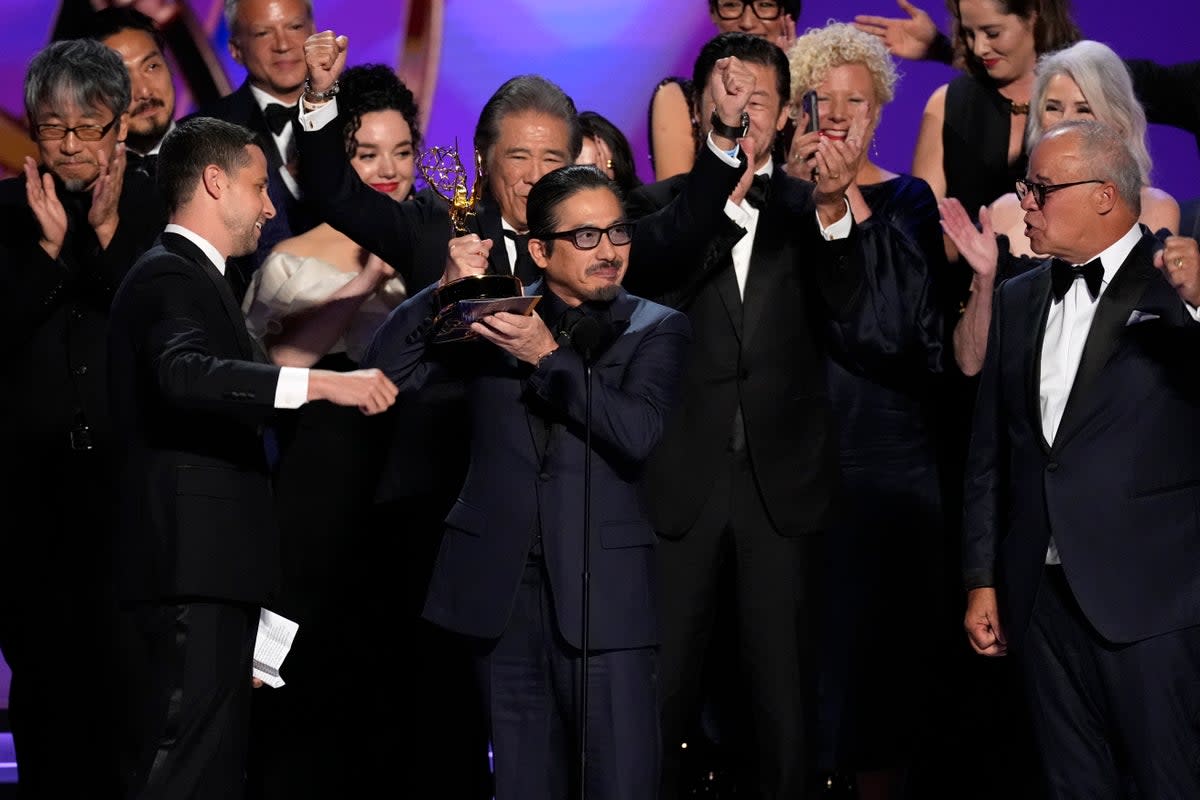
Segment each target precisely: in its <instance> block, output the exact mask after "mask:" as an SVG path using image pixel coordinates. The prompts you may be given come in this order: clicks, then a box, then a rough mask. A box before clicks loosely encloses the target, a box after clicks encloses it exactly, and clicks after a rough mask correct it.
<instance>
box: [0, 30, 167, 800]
mask: <svg viewBox="0 0 1200 800" xmlns="http://www.w3.org/2000/svg"><path fill="white" fill-rule="evenodd" d="M129 95H130V90H129V74H128V72H127V71H126V69H125V67H124V65H123V64H122V63H121V59H120V57H119V56H118V55H117V54H116V53H114V52H113V51H112V50H110V49H108V48H107V47H105V46H104V45H102V44H100V43H99V42H95V41H90V40H76V41H64V42H56V43H53V44H51V45H49V46H47V47H46V48H45V49H43V50H42V51H41V52H40V53H38V54H37V55H36V56H35V57H34V59H33V60H32V61H31V62H30V65H29V69H28V71H27V73H26V77H25V102H26V113H27V115H28V119H29V129H30V133H31V135H32V137H33V139H34V141H35V142H36V144H37V151H38V158H39V161H40V162H41V166H40V167H39V166H38V164H36V163H35V162H34V160H33V159H32V158H28V159H26V161H25V170H24V175H21V176H18V177H15V178H10V179H8V180H5V181H2V182H0V249H2V250H3V252H4V258H3V261H0V296H3V297H4V302H5V311H4V314H3V315H0V317H2V320H3V321H2V322H0V330H2V331H3V334H4V341H6V342H7V343H8V349H7V354H6V356H5V358H4V360H3V362H2V366H0V382H2V383H3V385H4V387H5V388H4V391H3V392H0V453H2V454H3V455H2V456H0V464H2V465H3V467H2V469H0V503H3V506H4V507H5V508H8V509H11V510H13V512H14V514H15V513H16V512H17V511H19V510H22V509H23V510H25V511H27V512H28V514H27V515H26V516H27V517H29V519H30V521H29V522H19V521H17V519H16V518H15V517H14V519H13V520H11V521H10V522H9V523H7V524H5V525H3V526H0V553H2V554H3V555H0V649H2V650H3V651H4V656H5V658H6V659H7V661H8V663H9V665H10V666H11V667H12V690H11V697H10V720H11V724H12V731H13V740H14V744H15V745H16V750H17V758H18V760H19V762H20V787H21V795H22V796H23V797H30V798H42V797H45V798H59V797H97V798H106V797H110V796H114V793H115V791H116V783H117V774H116V770H115V766H116V760H115V757H114V754H112V753H110V752H109V751H108V750H107V749H106V745H107V743H109V742H111V741H113V738H112V735H111V723H112V719H113V715H114V714H115V712H116V706H115V704H114V703H113V702H110V701H115V700H116V699H117V698H116V697H114V695H113V691H112V689H113V686H114V684H115V683H116V680H115V674H114V672H113V671H112V669H111V667H112V664H111V662H112V660H113V659H112V658H110V655H111V651H110V648H111V646H112V643H113V641H114V639H115V636H116V634H115V631H114V627H113V626H114V623H115V621H116V602H115V597H114V594H113V591H112V578H111V570H110V568H109V565H110V562H111V560H112V552H111V549H110V540H111V538H112V531H113V523H114V522H115V517H116V487H115V484H114V483H113V481H112V463H111V457H112V447H113V443H114V439H113V435H112V426H111V424H110V415H109V404H108V388H107V380H106V375H105V374H106V361H107V359H106V354H105V349H104V339H105V336H106V334H107V331H108V323H109V305H110V303H111V302H112V297H113V293H114V292H115V291H116V288H117V285H118V284H119V283H120V282H121V279H122V278H123V277H124V275H125V273H126V271H128V269H129V268H130V266H132V265H133V262H134V261H135V260H137V258H138V256H140V255H141V254H142V252H144V251H145V250H146V249H147V248H148V247H150V245H151V244H152V243H153V241H154V237H155V236H156V235H157V233H158V231H159V230H161V228H162V224H163V222H164V221H165V217H164V215H163V214H162V212H161V210H160V209H159V208H158V207H156V205H155V204H154V203H153V202H149V201H150V200H151V199H152V197H153V186H152V185H151V184H150V183H149V182H148V180H147V179H146V177H145V176H143V175H140V174H138V173H136V172H134V171H132V170H128V169H126V162H125V149H124V147H123V146H122V145H121V144H120V141H121V139H123V138H124V137H125V131H126V116H125V112H126V110H127V109H128V107H129ZM63 626H67V627H66V628H64V627H63ZM65 763H69V764H71V765H72V766H71V768H70V769H64V767H63V765H64V764H65Z"/></svg>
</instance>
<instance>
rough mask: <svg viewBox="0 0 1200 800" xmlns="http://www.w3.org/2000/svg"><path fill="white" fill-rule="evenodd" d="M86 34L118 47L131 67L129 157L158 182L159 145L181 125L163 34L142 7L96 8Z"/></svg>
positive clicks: (137, 167)
mask: <svg viewBox="0 0 1200 800" xmlns="http://www.w3.org/2000/svg"><path fill="white" fill-rule="evenodd" d="M81 33H82V35H83V36H85V37H87V38H89V39H98V40H99V41H100V42H102V43H103V44H106V45H108V46H109V47H111V48H112V49H113V50H116V51H117V54H118V55H120V56H121V60H122V61H124V62H125V68H126V69H128V70H129V80H130V84H131V87H130V88H131V89H132V92H131V97H130V102H129V126H128V135H127V136H126V138H125V147H126V158H127V159H128V160H129V167H130V168H131V169H134V170H138V171H140V172H144V173H145V174H146V175H147V176H148V177H149V178H150V179H151V180H152V181H153V180H154V175H155V163H156V162H157V160H158V148H159V147H160V146H161V145H162V140H163V137H165V136H166V135H167V132H168V131H170V130H171V128H172V126H174V124H175V80H174V77H173V76H172V75H171V69H170V67H169V66H168V65H167V59H166V57H165V56H163V52H164V47H163V41H162V35H161V34H160V33H159V31H158V28H157V27H156V26H155V24H154V20H152V19H151V18H150V17H148V16H146V15H145V14H143V13H142V12H140V11H138V10H137V9H134V8H128V7H120V8H118V7H115V6H113V7H110V8H105V9H101V10H100V11H96V12H94V13H93V14H92V15H91V16H89V17H88V18H87V19H86V21H85V26H84V28H83V30H82V31H81Z"/></svg>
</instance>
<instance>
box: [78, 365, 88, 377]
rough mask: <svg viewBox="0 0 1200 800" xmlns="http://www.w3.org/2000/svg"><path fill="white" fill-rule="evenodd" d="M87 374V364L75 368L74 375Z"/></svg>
mask: <svg viewBox="0 0 1200 800" xmlns="http://www.w3.org/2000/svg"><path fill="white" fill-rule="evenodd" d="M87 372H88V368H87V364H80V365H79V366H78V367H76V368H75V374H76V375H87Z"/></svg>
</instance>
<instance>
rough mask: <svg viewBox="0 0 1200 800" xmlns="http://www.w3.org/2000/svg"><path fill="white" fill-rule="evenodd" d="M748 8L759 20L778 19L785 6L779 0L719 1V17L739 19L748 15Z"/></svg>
mask: <svg viewBox="0 0 1200 800" xmlns="http://www.w3.org/2000/svg"><path fill="white" fill-rule="evenodd" d="M746 6H750V10H751V11H753V12H754V16H756V17H758V18H759V19H778V18H779V15H780V14H781V13H782V12H783V6H782V5H780V4H779V2H777V0H717V16H718V17H720V18H721V19H739V18H740V17H741V16H742V14H745V13H746Z"/></svg>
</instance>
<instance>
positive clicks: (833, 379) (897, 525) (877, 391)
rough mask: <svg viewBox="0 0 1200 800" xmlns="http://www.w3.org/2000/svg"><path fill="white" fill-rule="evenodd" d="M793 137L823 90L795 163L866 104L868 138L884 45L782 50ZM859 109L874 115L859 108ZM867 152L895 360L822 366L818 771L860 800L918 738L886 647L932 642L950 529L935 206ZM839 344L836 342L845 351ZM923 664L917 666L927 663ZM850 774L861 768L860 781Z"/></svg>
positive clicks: (886, 63)
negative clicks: (825, 412) (831, 431)
mask: <svg viewBox="0 0 1200 800" xmlns="http://www.w3.org/2000/svg"><path fill="white" fill-rule="evenodd" d="M788 61H789V63H790V66H791V77H792V107H793V109H794V116H795V117H796V122H797V127H798V131H805V130H807V129H808V122H809V118H808V114H807V113H806V112H805V111H804V110H803V108H802V104H801V98H803V97H804V95H805V94H806V93H807V92H810V91H812V92H814V93H815V98H816V111H817V118H818V125H817V127H816V130H814V131H810V132H808V133H797V135H796V137H795V138H794V140H793V142H792V148H791V152H790V153H789V158H788V166H787V169H788V172H789V174H792V175H796V176H798V177H801V178H808V177H809V176H810V175H811V173H812V170H813V167H814V165H813V163H812V162H811V161H809V160H808V159H809V157H810V155H811V154H812V152H813V151H814V150H815V149H816V146H817V142H818V141H819V140H820V139H822V138H825V139H835V140H836V139H844V138H845V137H846V136H847V135H848V134H847V132H848V130H849V128H850V121H851V120H852V119H854V118H856V117H857V116H859V115H861V114H864V113H865V114H866V115H867V119H868V129H867V133H866V137H867V138H870V137H873V136H874V135H875V132H876V130H877V128H878V126H879V123H880V119H881V117H882V112H883V107H884V106H885V105H887V103H888V102H889V101H891V99H892V97H893V96H894V94H895V86H896V82H897V80H898V75H897V74H896V69H895V67H894V66H893V64H892V60H891V57H890V56H889V55H888V52H887V50H886V48H885V47H884V46H883V44H882V43H881V42H880V41H879V40H877V39H876V38H875V37H873V36H871V35H870V34H867V33H863V32H861V31H859V30H857V29H856V28H855V27H854V26H853V25H848V24H842V23H836V22H831V23H829V24H828V25H826V26H825V27H823V28H818V29H814V30H809V31H807V32H806V33H805V34H804V35H803V36H800V37H799V38H798V39H797V40H796V42H795V43H794V44H793V45H792V47H791V48H790V50H789V51H788ZM864 109H865V110H864ZM870 149H871V148H870V147H869V146H868V147H863V148H862V153H863V155H862V156H861V160H860V162H859V163H858V164H857V166H856V171H855V177H854V180H853V182H851V184H850V187H849V189H848V190H847V199H848V200H849V202H850V207H851V209H852V211H853V213H854V219H855V224H856V225H857V227H858V229H859V231H858V232H859V236H858V239H857V241H858V247H859V257H860V259H861V260H862V262H863V265H864V267H865V270H866V275H867V280H868V281H869V282H870V283H871V284H873V289H872V293H873V296H882V297H885V298H886V299H885V300H884V302H882V303H879V304H877V313H879V314H880V315H882V316H884V317H886V318H887V320H888V321H887V324H886V325H884V326H883V327H882V328H881V330H884V329H886V330H887V335H888V340H889V342H890V348H880V351H881V352H887V353H888V354H889V355H888V356H887V357H876V358H872V359H870V360H865V359H860V360H859V363H848V364H845V365H843V364H841V363H839V362H838V361H835V360H834V359H830V360H829V366H828V384H829V386H828V390H829V397H830V400H831V401H832V405H833V409H834V416H835V417H836V418H837V421H838V426H839V433H840V436H839V458H840V466H841V487H840V494H839V496H838V507H837V512H836V515H835V517H834V518H833V521H832V524H831V525H830V531H829V536H828V538H827V541H828V548H829V569H828V576H829V580H828V596H827V597H826V603H825V604H824V605H825V608H826V610H827V616H826V619H825V621H824V622H825V631H824V632H825V636H824V644H825V647H823V648H821V653H822V660H821V665H820V666H821V669H820V675H821V691H820V698H821V699H820V706H819V714H820V718H819V725H818V731H819V742H820V745H821V761H822V762H824V763H823V766H825V767H826V768H828V769H831V770H835V771H836V772H837V773H840V775H839V779H840V780H855V781H856V782H857V789H858V796H859V797H888V796H894V795H895V794H896V793H897V792H898V791H899V789H900V787H901V785H902V781H903V778H904V771H905V767H906V765H907V764H908V763H909V761H910V759H911V758H912V755H913V748H914V747H915V746H918V745H919V743H920V741H921V737H920V735H919V734H920V731H919V729H918V727H919V726H917V722H918V720H921V719H925V718H928V716H929V715H928V713H927V712H928V706H929V703H930V697H931V695H932V692H931V687H930V686H929V682H928V681H929V676H930V675H931V674H933V673H932V671H931V670H928V669H927V668H926V667H927V666H928V665H927V664H926V663H925V660H924V658H920V659H916V658H914V659H901V660H897V659H891V658H886V657H881V654H883V653H900V652H907V653H925V654H926V655H928V654H929V653H930V652H932V651H934V650H935V647H934V634H935V626H934V625H933V624H932V621H933V620H937V619H940V618H941V617H942V616H943V615H941V614H939V613H938V605H937V604H938V587H940V586H942V585H943V582H942V581H941V579H940V570H941V564H942V560H943V558H944V555H943V553H942V539H943V525H942V516H943V515H942V498H941V492H940V479H939V470H938V459H937V449H936V447H935V442H936V441H937V437H936V436H935V433H934V429H933V425H932V420H933V419H935V418H936V416H937V415H936V413H935V411H934V407H933V401H934V400H936V399H938V397H937V395H936V394H935V388H936V387H937V386H938V378H939V374H940V373H941V370H942V363H943V347H942V343H943V339H944V324H943V319H944V318H945V317H944V313H943V310H942V308H941V303H940V301H939V298H940V296H941V292H940V291H939V290H938V287H939V285H940V284H939V282H940V281H941V280H943V279H944V273H945V270H946V261H945V254H944V252H943V249H942V236H941V230H940V228H939V226H938V212H937V202H936V200H935V199H934V195H933V192H932V191H931V190H930V188H929V185H928V184H926V183H925V181H923V180H921V179H920V178H916V177H913V176H912V175H902V174H898V173H895V172H892V171H890V170H887V169H885V168H884V167H882V166H880V165H878V164H875V163H874V162H873V161H872V160H871V159H870V157H869V156H868V155H867V154H868V151H869V150H870ZM838 349H839V351H840V350H841V349H842V348H838ZM918 663H920V664H922V665H923V666H922V667H920V668H918V667H917V666H916V665H917V664H918ZM851 776H855V777H851Z"/></svg>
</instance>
